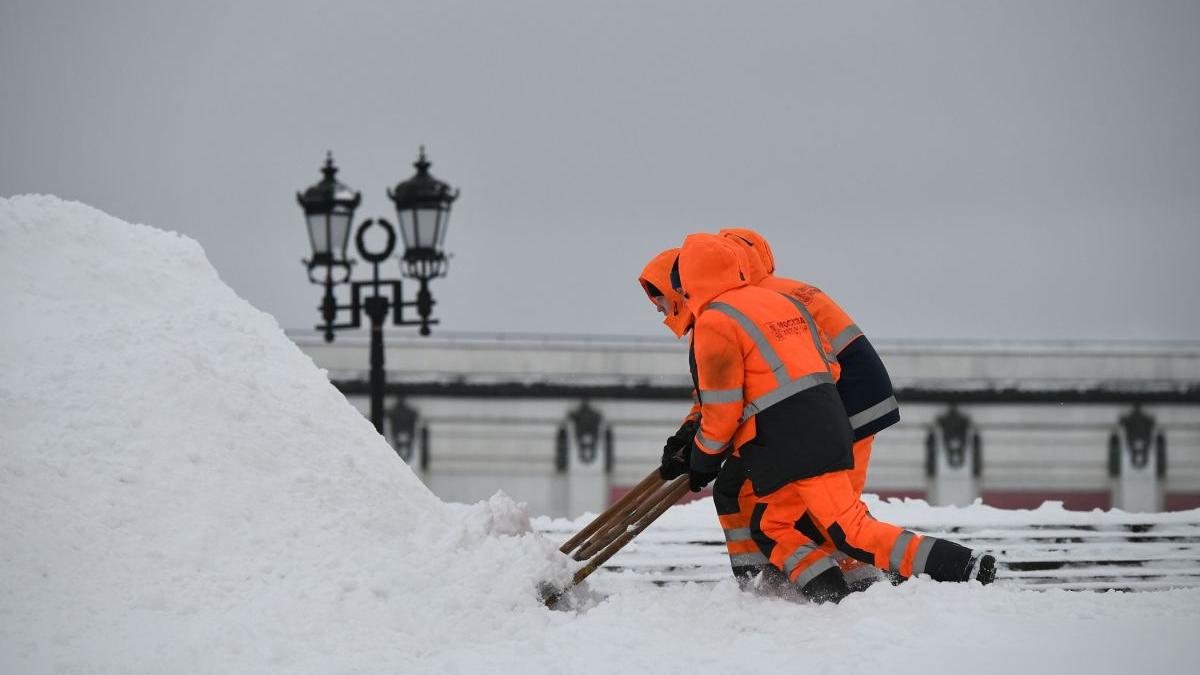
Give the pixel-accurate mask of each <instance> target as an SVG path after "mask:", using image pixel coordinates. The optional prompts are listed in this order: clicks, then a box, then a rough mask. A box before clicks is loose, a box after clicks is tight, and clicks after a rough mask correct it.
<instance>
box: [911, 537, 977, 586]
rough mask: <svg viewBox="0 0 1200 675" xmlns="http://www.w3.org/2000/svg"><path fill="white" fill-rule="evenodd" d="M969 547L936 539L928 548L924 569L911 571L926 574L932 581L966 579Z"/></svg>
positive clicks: (970, 556)
mask: <svg viewBox="0 0 1200 675" xmlns="http://www.w3.org/2000/svg"><path fill="white" fill-rule="evenodd" d="M971 563H972V555H971V549H969V548H967V547H966V546H963V545H961V544H956V543H954V542H952V541H946V540H945V539H937V540H935V541H934V542H933V546H932V547H931V548H930V549H929V557H928V558H926V560H925V569H921V570H917V569H914V570H913V572H914V573H916V574H921V573H924V574H928V575H929V576H930V577H932V578H933V580H934V581H967V580H968V579H970V578H971V576H970V575H971V567H972V565H971Z"/></svg>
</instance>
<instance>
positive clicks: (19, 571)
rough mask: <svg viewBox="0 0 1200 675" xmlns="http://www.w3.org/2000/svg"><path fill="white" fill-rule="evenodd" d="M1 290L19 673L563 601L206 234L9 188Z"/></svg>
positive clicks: (0, 365) (220, 657)
mask: <svg viewBox="0 0 1200 675" xmlns="http://www.w3.org/2000/svg"><path fill="white" fill-rule="evenodd" d="M0 287H2V288H3V296H2V300H0V316H4V317H5V319H4V323H5V326H6V327H5V329H4V331H3V334H2V335H0V567H2V568H3V577H2V578H0V672H3V673H16V672H31V671H42V670H51V669H53V668H56V667H67V668H68V669H70V668H71V667H78V669H79V670H81V671H86V672H92V671H95V670H111V671H115V672H132V671H133V670H137V671H142V672H159V673H162V672H172V671H188V672H208V671H210V670H211V671H221V672H247V666H251V667H256V666H263V667H266V666H270V665H277V666H279V667H280V668H281V669H288V670H290V669H297V670H301V671H307V672H321V671H328V670H330V669H331V668H333V667H334V666H335V665H341V666H345V665H348V664H359V663H363V664H367V663H371V664H376V665H379V664H387V663H391V662H393V661H394V659H395V657H396V655H402V654H405V653H412V652H416V651H419V650H421V649H424V648H426V645H428V644H429V643H431V641H433V640H434V636H437V638H436V639H437V640H446V639H452V638H455V637H457V638H458V639H462V640H470V639H473V638H474V633H475V632H476V631H478V630H480V628H481V627H482V626H484V625H486V624H487V623H490V622H491V621H492V620H493V618H494V617H495V616H497V615H501V614H504V613H506V612H508V611H511V610H512V609H513V608H515V607H517V606H522V605H523V606H526V607H529V608H532V609H533V610H534V611H538V612H539V613H543V612H541V610H540V609H539V607H538V604H537V598H536V594H535V586H536V582H537V581H538V580H539V579H540V578H561V576H562V575H563V573H564V569H559V568H558V567H553V566H552V564H551V563H550V562H548V561H550V560H552V559H553V556H552V555H551V551H552V550H553V548H554V547H553V546H552V545H551V544H550V543H549V542H547V541H546V540H544V539H542V538H540V537H535V536H534V535H531V534H528V533H529V531H530V530H529V524H528V518H527V517H526V516H525V515H524V514H523V512H521V511H520V510H518V508H517V507H516V505H515V504H513V503H512V502H511V501H510V500H507V499H505V498H503V497H496V498H493V499H492V500H491V501H490V502H488V503H483V504H480V505H476V506H475V507H470V508H467V507H450V506H447V505H445V504H443V503H442V502H440V501H439V500H438V499H437V498H436V497H434V496H433V495H432V494H431V493H430V492H429V491H428V490H427V489H426V488H425V487H424V486H423V485H422V484H421V482H420V481H419V480H418V479H417V478H416V476H415V475H414V474H413V473H412V472H411V471H410V470H409V469H408V468H407V466H405V464H404V463H403V462H402V461H400V460H399V459H398V458H397V457H396V455H395V453H394V452H392V450H391V449H390V448H389V447H388V446H387V444H386V443H385V442H384V441H383V440H382V439H381V438H380V437H379V436H378V435H377V434H376V433H375V430H374V428H373V427H372V426H371V425H370V423H369V422H368V421H367V420H365V419H364V418H363V417H362V415H360V414H359V413H358V412H357V411H355V410H354V409H352V408H351V407H350V406H349V405H348V404H347V403H346V401H345V399H344V398H343V397H342V396H341V394H339V393H338V392H337V391H336V390H335V389H334V388H333V387H332V386H331V385H330V384H329V382H328V380H327V379H326V378H325V377H324V375H323V374H322V372H321V371H319V370H318V369H317V368H316V367H315V366H313V364H312V362H311V360H310V359H309V358H308V357H306V356H305V355H304V354H302V353H301V352H300V351H299V350H298V349H297V348H296V347H295V346H294V345H293V344H292V343H291V342H290V341H288V340H287V339H286V338H285V336H284V334H283V331H282V330H281V329H280V328H279V326H278V325H276V323H275V321H274V319H272V318H271V317H270V316H268V315H266V314H264V313H262V312H259V311H257V310H255V309H254V308H253V307H251V306H250V305H249V304H247V303H246V302H245V301H243V300H241V299H240V298H238V297H237V295H236V294H235V293H234V292H233V291H232V290H231V289H230V288H229V287H227V286H225V285H224V284H223V283H222V282H221V281H220V279H218V277H217V274H216V272H215V271H214V270H213V269H212V267H211V266H210V265H209V263H208V262H207V260H206V259H205V257H204V254H203V251H202V250H201V248H200V247H199V245H197V244H196V242H194V241H192V240H190V239H187V238H185V237H181V236H178V235H175V234H171V233H166V232H162V231H160V230H156V229H153V228H150V227H146V226H137V225H128V224H126V223H123V222H121V221H119V220H117V219H115V218H112V217H110V216H107V215H105V214H103V213H100V212H98V211H96V210H94V209H92V208H89V207H87V206H84V205H81V204H76V203H67V202H62V201H60V200H58V199H55V198H52V197H18V198H14V199H12V200H0ZM560 567H561V565H560ZM468 608H470V610H469V611H468Z"/></svg>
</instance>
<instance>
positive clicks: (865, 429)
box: [713, 228, 900, 588]
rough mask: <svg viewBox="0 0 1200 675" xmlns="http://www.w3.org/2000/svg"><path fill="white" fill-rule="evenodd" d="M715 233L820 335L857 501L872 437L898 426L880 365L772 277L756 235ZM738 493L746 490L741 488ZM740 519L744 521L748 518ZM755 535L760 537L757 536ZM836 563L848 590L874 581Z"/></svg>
mask: <svg viewBox="0 0 1200 675" xmlns="http://www.w3.org/2000/svg"><path fill="white" fill-rule="evenodd" d="M719 234H720V235H721V236H722V237H725V238H726V239H728V240H729V241H732V242H734V243H735V244H738V245H739V246H741V247H742V248H743V249H744V250H745V251H746V254H747V259H748V260H747V262H748V265H749V267H748V272H749V276H750V283H751V284H754V285H755V286H760V287H762V288H766V289H769V290H773V291H777V292H779V293H785V294H787V295H790V296H792V297H793V298H795V299H797V300H799V301H800V302H802V303H803V304H804V307H805V309H807V310H808V313H809V315H810V316H811V317H812V319H813V322H814V323H815V324H816V326H817V330H818V332H820V333H821V335H822V345H823V347H824V348H825V349H826V353H827V355H828V356H829V360H830V364H831V366H837V367H838V368H839V369H840V372H835V376H836V386H837V390H838V395H839V396H840V397H841V399H842V405H843V406H845V408H846V414H847V415H849V417H850V426H851V427H852V428H853V429H854V446H853V447H854V467H853V468H852V469H851V470H850V482H851V484H852V485H853V487H854V491H855V494H857V495H860V496H861V495H862V490H863V486H864V485H865V483H866V480H867V467H868V466H869V464H870V461H871V446H872V444H873V442H874V440H875V434H877V433H879V432H880V431H883V430H884V429H886V428H888V427H890V426H892V425H894V424H896V423H897V422H899V421H900V406H899V404H898V403H897V401H896V396H895V391H894V390H893V389H892V380H891V378H890V377H889V376H888V372H887V368H886V367H885V366H884V365H883V360H882V359H880V358H879V354H878V353H877V352H876V351H875V348H874V346H872V345H871V342H870V341H869V340H868V339H867V337H866V336H865V335H864V334H863V332H862V330H861V329H860V328H859V327H858V325H857V324H856V323H855V321H854V320H853V319H852V318H850V315H849V314H847V313H846V311H845V310H843V309H842V308H841V307H840V306H839V305H838V304H837V303H836V302H834V301H833V299H832V298H830V297H829V296H828V295H827V294H825V293H824V292H823V291H821V289H819V288H817V287H815V286H812V285H809V284H806V283H804V282H802V281H796V280H794V279H787V278H785V277H780V276H776V275H775V256H774V253H773V252H772V251H771V246H770V245H769V244H768V243H767V240H766V239H765V238H763V236H762V235H760V234H759V233H757V232H755V231H754V230H749V229H745V228H727V229H723V230H721V231H720V233H719ZM721 488H724V489H725V491H730V490H739V489H740V486H737V485H732V484H730V480H729V479H728V478H726V479H724V480H723V479H722V478H718V479H717V483H716V485H715V486H714V488H713V490H714V495H713V496H714V499H717V498H721V499H722V501H724V502H730V500H729V498H728V497H726V496H725V495H718V494H717V492H718V491H719V490H720V489H721ZM741 492H742V493H745V492H748V491H747V490H744V489H742V490H741ZM733 502H734V503H736V505H737V506H739V507H740V508H742V510H746V509H747V508H753V503H752V500H750V499H747V497H746V495H745V494H742V495H741V499H740V500H738V499H736V498H735V499H734V500H733ZM726 508H729V507H728V506H727V507H726ZM746 517H747V519H748V518H749V517H750V516H749V514H747V516H746ZM805 527H806V528H812V523H811V522H806V523H805ZM756 534H757V536H761V533H756ZM814 538H815V539H818V540H819V539H821V538H824V537H823V533H817V534H816V536H815V537H814ZM839 562H840V563H841V564H842V568H843V569H842V571H843V572H845V574H846V580H847V582H849V584H850V586H851V587H852V588H856V587H857V588H862V587H865V586H867V585H870V584H871V583H873V582H874V581H876V580H878V579H879V572H878V570H875V569H873V568H871V567H869V566H866V565H864V564H862V563H858V562H856V561H854V559H853V558H849V559H847V558H846V557H844V556H839Z"/></svg>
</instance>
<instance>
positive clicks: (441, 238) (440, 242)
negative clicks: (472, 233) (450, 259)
mask: <svg viewBox="0 0 1200 675" xmlns="http://www.w3.org/2000/svg"><path fill="white" fill-rule="evenodd" d="M449 224H450V211H449V210H446V211H442V218H441V220H439V221H438V239H437V248H438V250H439V251H440V250H442V248H444V247H445V246H446V227H447V226H448V225H449Z"/></svg>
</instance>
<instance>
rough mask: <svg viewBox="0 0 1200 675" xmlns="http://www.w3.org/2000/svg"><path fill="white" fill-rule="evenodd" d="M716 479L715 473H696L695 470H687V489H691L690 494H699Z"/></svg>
mask: <svg viewBox="0 0 1200 675" xmlns="http://www.w3.org/2000/svg"><path fill="white" fill-rule="evenodd" d="M716 478H717V472H716V471H713V472H712V473H709V472H707V471H697V470H695V469H690V470H688V487H690V488H692V492H699V491H701V490H703V489H704V487H705V486H706V485H708V484H709V483H711V482H713V481H714V480H716Z"/></svg>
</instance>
